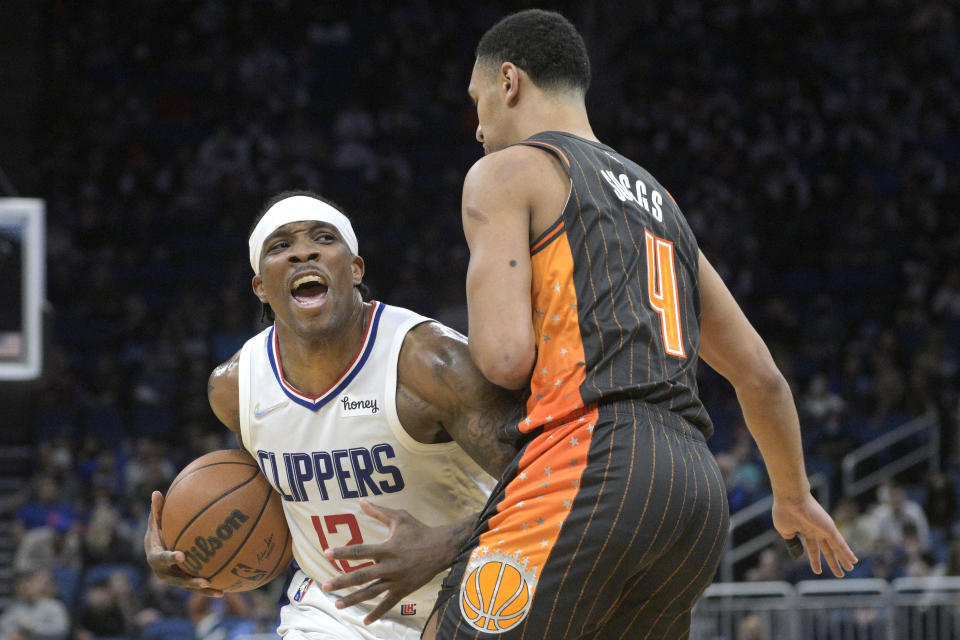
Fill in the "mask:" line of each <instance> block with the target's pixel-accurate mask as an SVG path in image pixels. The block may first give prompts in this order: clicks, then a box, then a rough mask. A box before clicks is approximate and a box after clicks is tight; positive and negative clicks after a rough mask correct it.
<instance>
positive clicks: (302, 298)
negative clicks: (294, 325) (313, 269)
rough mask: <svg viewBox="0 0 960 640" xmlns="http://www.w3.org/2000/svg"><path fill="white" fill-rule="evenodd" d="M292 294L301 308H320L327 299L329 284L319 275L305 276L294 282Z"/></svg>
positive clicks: (291, 288)
mask: <svg viewBox="0 0 960 640" xmlns="http://www.w3.org/2000/svg"><path fill="white" fill-rule="evenodd" d="M290 293H291V294H292V295H293V299H294V300H295V301H296V303H297V305H299V306H300V307H303V308H306V309H309V308H312V307H319V306H320V305H322V304H323V303H324V302H325V301H326V299H327V284H326V283H325V282H324V281H323V278H321V277H320V276H318V275H314V274H310V275H303V276H300V277H299V278H297V279H296V280H294V281H293V285H292V286H291V287H290Z"/></svg>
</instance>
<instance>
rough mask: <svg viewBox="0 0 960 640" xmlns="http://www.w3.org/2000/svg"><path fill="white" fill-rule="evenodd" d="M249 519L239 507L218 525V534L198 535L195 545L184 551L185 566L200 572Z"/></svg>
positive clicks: (190, 570) (194, 571) (193, 571)
mask: <svg viewBox="0 0 960 640" xmlns="http://www.w3.org/2000/svg"><path fill="white" fill-rule="evenodd" d="M247 520H249V518H248V517H247V515H246V514H245V513H243V512H242V511H240V510H239V509H234V510H233V512H232V513H231V514H230V515H229V516H227V518H226V519H225V520H224V521H223V524H221V525H220V526H219V527H217V529H216V531H215V532H214V533H216V534H217V535H216V536H197V537H196V538H195V539H194V541H193V546H192V547H190V548H189V549H187V550H186V551H184V552H183V555H184V562H183V564H184V566H185V567H186V568H187V571H189V572H191V573H194V574H196V573H198V572H200V571H201V570H202V569H203V567H204V565H205V564H207V563H208V562H210V560H212V559H213V557H214V556H215V555H217V551H219V550H220V548H221V547H223V543H224V542H225V541H227V540H229V539H230V538H232V537H233V534H234V532H235V531H239V530H240V528H241V526H242V524H243V523H244V522H246V521H247Z"/></svg>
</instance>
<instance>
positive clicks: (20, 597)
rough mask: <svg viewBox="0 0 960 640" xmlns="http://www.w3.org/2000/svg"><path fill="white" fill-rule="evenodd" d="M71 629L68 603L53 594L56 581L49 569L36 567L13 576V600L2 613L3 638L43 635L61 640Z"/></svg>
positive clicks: (49, 639) (0, 632) (0, 628)
mask: <svg viewBox="0 0 960 640" xmlns="http://www.w3.org/2000/svg"><path fill="white" fill-rule="evenodd" d="M69 631H70V614H69V612H68V611H67V607H66V606H65V605H64V604H63V603H62V602H61V601H60V600H58V599H56V598H55V597H53V581H52V579H51V577H50V572H49V571H48V570H46V569H33V570H32V571H30V572H25V573H19V574H17V576H16V577H15V578H14V597H13V602H12V603H11V604H10V606H8V607H7V609H6V611H4V612H3V615H2V616H0V640H12V639H13V638H16V637H18V635H19V636H20V637H23V636H24V635H26V637H28V638H43V639H44V640H61V639H64V638H66V637H67V634H68V633H69Z"/></svg>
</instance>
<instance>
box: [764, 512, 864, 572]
mask: <svg viewBox="0 0 960 640" xmlns="http://www.w3.org/2000/svg"><path fill="white" fill-rule="evenodd" d="M773 526H774V527H775V528H776V530H777V531H778V532H779V533H780V535H781V536H783V538H784V539H786V540H787V541H788V543H789V541H792V540H795V539H796V538H797V535H798V534H799V536H800V538H802V541H803V546H804V547H806V550H807V556H808V557H809V559H810V568H811V569H813V572H814V573H816V574H817V575H819V574H820V573H821V572H822V571H823V567H822V565H821V563H820V554H823V557H824V558H826V559H827V564H828V565H829V566H830V570H831V571H832V572H833V575H835V576H837V577H838V578H842V577H843V576H844V572H843V571H844V569H846V570H847V571H853V565H854V564H856V563H857V562H858V560H857V556H855V555H854V553H853V551H851V550H850V547H849V546H848V545H847V542H846V540H844V539H843V536H842V535H840V531H839V530H837V525H836V524H834V522H833V518H831V517H830V515H829V514H828V513H827V512H826V511H825V510H824V509H823V507H821V506H820V503H819V502H817V501H816V499H815V498H814V497H813V496H812V495H810V494H809V493H808V494H807V495H806V497H805V498H804V499H803V500H801V501H799V502H793V501H789V500H778V499H777V497H776V496H774V499H773ZM794 544H795V543H794Z"/></svg>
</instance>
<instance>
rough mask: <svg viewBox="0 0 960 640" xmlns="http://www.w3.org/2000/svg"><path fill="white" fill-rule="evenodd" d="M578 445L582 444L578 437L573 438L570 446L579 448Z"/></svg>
mask: <svg viewBox="0 0 960 640" xmlns="http://www.w3.org/2000/svg"><path fill="white" fill-rule="evenodd" d="M578 444H580V441H579V440H577V437H576V436H572V437H571V438H570V446H571V447H575V446H577V445H578Z"/></svg>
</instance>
